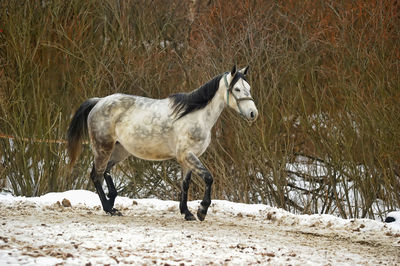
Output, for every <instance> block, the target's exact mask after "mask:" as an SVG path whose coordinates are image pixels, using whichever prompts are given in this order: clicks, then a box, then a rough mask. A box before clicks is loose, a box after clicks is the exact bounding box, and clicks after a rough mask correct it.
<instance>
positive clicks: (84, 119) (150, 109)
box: [67, 66, 258, 221]
mask: <svg viewBox="0 0 400 266" xmlns="http://www.w3.org/2000/svg"><path fill="white" fill-rule="evenodd" d="M247 70H248V67H246V68H244V69H241V70H239V71H237V70H236V66H234V67H233V68H232V70H231V71H230V72H226V73H224V74H221V75H218V76H216V77H215V78H213V79H212V80H210V81H209V82H207V83H206V84H204V85H203V86H201V87H200V88H198V89H196V90H194V91H192V92H190V93H178V94H174V95H171V96H169V97H168V98H165V99H150V98H145V97H139V96H133V95H125V94H119V93H117V94H113V95H109V96H107V97H104V98H91V99H88V100H87V101H85V102H84V103H82V105H81V106H80V107H79V109H78V110H77V111H76V113H75V115H74V116H73V118H72V121H71V124H70V125H69V128H68V134H67V135H68V136H67V137H68V151H69V156H70V160H71V165H72V164H74V162H75V160H76V158H77V157H78V155H79V152H80V148H81V142H82V138H83V136H84V135H85V134H86V132H88V133H89V138H90V141H91V147H92V150H93V153H94V164H93V169H92V172H91V174H90V178H91V179H92V181H93V183H94V186H95V187H96V190H97V193H98V195H99V197H100V200H101V204H102V206H103V209H104V211H105V212H106V213H109V214H111V215H121V213H120V212H119V211H118V210H116V209H115V208H114V201H115V198H116V197H117V191H116V189H115V186H114V183H113V181H112V178H111V175H110V169H111V168H112V167H113V166H114V165H116V164H117V163H118V162H120V161H122V160H124V159H125V158H127V157H128V156H130V155H134V156H136V157H138V158H141V159H145V160H168V159H172V158H176V160H177V161H178V162H179V164H180V165H181V166H182V170H183V174H184V180H183V183H182V198H181V202H180V205H179V207H180V211H181V213H182V214H184V215H185V219H186V220H195V219H196V218H195V217H194V215H193V214H192V213H191V212H190V211H189V210H188V207H187V193H188V189H189V183H190V179H191V175H192V172H193V173H195V174H197V175H199V176H200V177H201V178H202V179H203V180H204V182H205V184H206V189H205V193H204V198H203V200H202V201H201V203H200V206H199V209H198V211H197V217H198V218H199V220H201V221H203V220H204V218H205V217H206V214H207V210H208V207H209V206H210V204H211V185H212V183H213V178H212V176H211V174H210V172H209V171H208V170H207V169H206V167H204V165H203V164H202V163H201V161H200V160H199V156H200V155H202V154H203V153H204V151H205V150H206V149H207V147H208V145H209V144H210V140H211V128H212V127H213V125H214V124H215V122H216V121H217V119H218V117H219V116H220V114H221V112H222V110H223V109H224V108H225V106H229V107H231V108H233V109H234V110H236V111H237V112H238V113H240V114H241V115H242V116H243V117H244V118H245V119H247V120H248V121H255V120H256V118H257V116H258V111H257V108H256V106H255V104H254V101H253V98H251V95H250V85H249V83H248V82H247V79H246V74H247ZM103 177H104V179H105V180H106V183H107V187H108V194H107V196H106V195H105V193H104V190H103V188H102V183H103V181H104V179H103Z"/></svg>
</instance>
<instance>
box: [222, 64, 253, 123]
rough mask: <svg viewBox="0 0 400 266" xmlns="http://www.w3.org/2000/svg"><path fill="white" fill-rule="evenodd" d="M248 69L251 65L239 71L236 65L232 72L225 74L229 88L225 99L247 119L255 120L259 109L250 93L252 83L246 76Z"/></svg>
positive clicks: (226, 84) (227, 87)
mask: <svg viewBox="0 0 400 266" xmlns="http://www.w3.org/2000/svg"><path fill="white" fill-rule="evenodd" d="M248 70H249V67H248V66H247V67H245V68H243V69H241V70H239V71H237V70H236V65H235V66H233V68H232V70H231V72H227V73H226V74H225V75H224V77H223V78H224V81H225V86H226V89H227V91H226V95H225V101H226V103H227V105H228V106H229V107H231V108H232V109H234V110H236V112H238V113H239V114H241V115H242V116H243V117H244V118H245V119H246V120H247V121H250V122H253V121H255V120H256V119H257V117H258V110H257V107H256V105H255V103H254V100H253V98H252V97H251V94H250V85H249V83H248V82H247V78H246V74H247V71H248Z"/></svg>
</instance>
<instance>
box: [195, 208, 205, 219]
mask: <svg viewBox="0 0 400 266" xmlns="http://www.w3.org/2000/svg"><path fill="white" fill-rule="evenodd" d="M206 215H207V210H206V209H203V208H202V207H201V206H200V207H199V209H198V210H197V218H199V220H200V221H204V219H205V218H206Z"/></svg>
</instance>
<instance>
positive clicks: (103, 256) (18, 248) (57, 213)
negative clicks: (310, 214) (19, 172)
mask: <svg viewBox="0 0 400 266" xmlns="http://www.w3.org/2000/svg"><path fill="white" fill-rule="evenodd" d="M131 202H132V203H131V204H130V205H127V204H125V206H119V207H120V210H121V211H122V212H123V214H124V216H122V217H112V216H108V215H106V214H104V213H103V211H102V210H100V208H99V207H96V206H95V207H87V206H84V205H77V206H72V207H63V206H62V205H60V204H59V203H55V204H52V205H47V206H42V205H38V204H36V203H34V202H29V201H16V202H12V203H10V202H4V201H0V213H1V218H0V224H1V226H0V264H1V265H4V264H11V265H12V264H15V265H35V264H37V265H98V264H100V265H101V264H103V265H116V264H132V263H133V264H140V265H152V264H157V265H208V264H217V265H248V264H271V265H356V264H357V265H378V264H383V265H400V234H398V233H394V232H393V231H390V230H389V229H387V228H386V226H385V225H382V226H377V227H376V228H375V227H372V228H371V226H370V225H369V224H368V223H365V222H364V220H355V221H349V220H347V221H346V222H343V223H342V225H341V226H337V225H336V224H335V223H336V222H335V221H336V220H335V218H332V219H328V220H326V219H323V220H319V219H316V220H315V222H310V221H312V218H310V219H308V222H307V223H304V221H303V219H300V218H297V217H296V216H293V215H287V216H284V215H281V214H280V213H279V212H278V211H277V210H276V209H275V208H266V209H263V210H259V211H258V212H257V213H254V212H250V214H249V213H246V212H240V211H231V209H230V208H229V207H227V206H226V204H224V203H223V202H221V203H219V202H217V203H214V204H213V205H212V206H211V209H210V210H209V214H208V216H207V217H206V220H205V221H204V222H199V221H192V222H187V221H184V219H183V217H182V216H181V215H180V214H179V211H178V202H168V203H167V204H165V205H163V207H162V208H159V207H157V206H156V205H155V204H157V203H154V202H153V201H148V202H147V201H145V200H144V201H143V200H136V201H135V200H131ZM160 202H161V201H160ZM229 204H231V203H229ZM229 204H228V205H229ZM232 204H233V203H232ZM197 206H198V202H197V201H196V202H190V203H189V208H190V209H192V211H193V212H194V211H195V209H196V208H197ZM229 206H230V205H229ZM232 206H234V205H232ZM232 208H234V207H232ZM374 222H375V221H374Z"/></svg>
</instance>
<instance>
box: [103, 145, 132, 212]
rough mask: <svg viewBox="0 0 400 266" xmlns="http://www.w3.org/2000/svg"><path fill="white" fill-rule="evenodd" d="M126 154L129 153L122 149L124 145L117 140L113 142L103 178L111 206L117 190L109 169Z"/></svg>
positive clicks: (126, 155) (124, 157)
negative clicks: (112, 148)
mask: <svg viewBox="0 0 400 266" xmlns="http://www.w3.org/2000/svg"><path fill="white" fill-rule="evenodd" d="M128 156H129V153H128V152H127V151H126V150H125V149H124V147H123V146H122V145H121V144H120V143H119V142H117V143H116V144H115V147H114V150H113V152H112V154H111V157H110V160H109V161H108V163H107V168H106V171H105V172H104V179H105V180H106V183H107V188H108V194H107V197H108V200H109V202H110V204H111V205H112V206H114V201H115V198H116V197H117V196H118V192H117V190H116V189H115V185H114V182H113V180H112V177H111V174H110V171H111V168H112V167H113V166H114V165H116V164H117V163H119V162H121V161H123V160H125V159H126V158H127V157H128Z"/></svg>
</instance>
